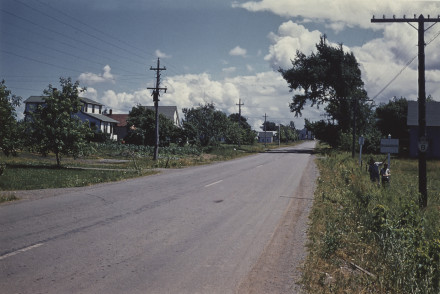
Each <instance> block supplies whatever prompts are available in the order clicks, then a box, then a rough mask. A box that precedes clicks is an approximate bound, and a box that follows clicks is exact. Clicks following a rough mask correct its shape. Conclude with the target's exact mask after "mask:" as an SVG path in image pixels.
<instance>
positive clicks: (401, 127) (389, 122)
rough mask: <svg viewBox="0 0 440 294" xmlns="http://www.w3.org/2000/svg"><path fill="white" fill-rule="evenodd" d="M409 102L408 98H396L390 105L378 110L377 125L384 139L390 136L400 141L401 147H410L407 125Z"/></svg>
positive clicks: (381, 105) (383, 104)
mask: <svg viewBox="0 0 440 294" xmlns="http://www.w3.org/2000/svg"><path fill="white" fill-rule="evenodd" d="M407 114H408V101H407V100H406V98H403V97H402V98H396V97H394V99H392V100H390V101H389V102H388V103H386V104H385V103H382V104H380V105H379V107H377V108H376V118H377V121H376V125H377V128H378V130H379V131H380V133H381V135H382V137H386V136H388V135H389V134H390V135H391V136H392V138H397V139H400V145H401V146H405V147H408V144H409V130H408V127H407V125H406V119H407Z"/></svg>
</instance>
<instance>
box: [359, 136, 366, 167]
mask: <svg viewBox="0 0 440 294" xmlns="http://www.w3.org/2000/svg"><path fill="white" fill-rule="evenodd" d="M364 142H365V140H364V137H363V136H360V137H359V165H360V166H361V168H362V146H363V145H364Z"/></svg>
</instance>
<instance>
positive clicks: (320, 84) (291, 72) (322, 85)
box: [279, 36, 372, 143]
mask: <svg viewBox="0 0 440 294" xmlns="http://www.w3.org/2000/svg"><path fill="white" fill-rule="evenodd" d="M316 49H317V50H316V53H311V55H310V56H306V55H305V54H303V53H301V52H299V51H297V53H296V57H295V59H294V60H293V61H292V65H293V66H292V68H291V69H288V70H284V69H280V70H279V71H280V73H281V74H282V76H283V78H284V79H285V80H286V81H287V83H288V84H289V87H290V90H291V91H294V90H298V91H302V92H301V93H300V94H295V95H294V96H293V98H292V103H290V110H291V111H292V112H294V113H295V115H296V116H298V115H301V111H302V110H303V109H304V107H305V106H306V105H307V104H308V103H311V105H312V106H317V107H319V106H321V105H324V110H325V111H326V113H327V116H328V120H327V121H324V120H323V121H321V122H319V123H316V124H315V123H314V124H313V126H310V127H312V128H313V131H314V133H315V135H316V136H317V138H319V136H320V135H325V138H329V139H330V140H331V141H333V143H337V142H338V139H336V138H340V137H343V136H347V135H348V134H350V133H351V131H352V129H353V126H354V125H353V121H354V116H355V114H356V129H357V133H360V132H361V131H362V130H363V128H364V127H366V122H367V121H368V119H369V117H370V116H371V115H372V110H371V106H370V105H369V103H368V97H367V93H366V91H365V90H364V89H363V87H364V83H363V81H362V78H361V71H360V68H359V64H358V62H357V61H356V58H355V56H354V55H353V53H347V52H344V50H343V46H342V44H341V45H339V46H337V47H333V46H330V45H329V44H327V42H326V39H325V36H322V37H321V40H320V42H319V43H318V44H317V45H316ZM355 111H356V112H355ZM332 125H335V126H337V127H333V126H332ZM317 128H324V129H322V130H317ZM335 129H336V130H337V133H338V135H337V136H336V137H335V136H334V135H335V134H334V130H335ZM329 131H331V132H329ZM330 134H331V135H330ZM319 139H323V138H319Z"/></svg>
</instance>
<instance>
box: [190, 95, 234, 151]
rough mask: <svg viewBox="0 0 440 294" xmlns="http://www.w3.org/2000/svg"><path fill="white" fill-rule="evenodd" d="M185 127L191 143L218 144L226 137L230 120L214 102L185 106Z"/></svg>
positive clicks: (202, 144)
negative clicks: (191, 106)
mask: <svg viewBox="0 0 440 294" xmlns="http://www.w3.org/2000/svg"><path fill="white" fill-rule="evenodd" d="M182 112H183V114H184V116H185V118H184V120H183V128H184V130H185V132H186V134H187V136H188V141H189V143H190V144H197V145H201V146H208V145H217V144H218V143H219V142H220V140H221V139H222V138H225V136H226V133H227V129H228V124H229V120H228V117H227V116H226V114H225V113H223V112H222V111H220V110H216V109H215V106H214V104H213V103H207V104H205V105H200V106H198V107H196V108H184V109H183V110H182Z"/></svg>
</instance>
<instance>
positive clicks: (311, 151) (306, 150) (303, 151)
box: [264, 148, 316, 155]
mask: <svg viewBox="0 0 440 294" xmlns="http://www.w3.org/2000/svg"><path fill="white" fill-rule="evenodd" d="M264 153H270V154H277V153H278V154H288V153H294V154H311V155H312V154H316V151H315V149H313V148H304V149H274V150H267V151H266V152H264Z"/></svg>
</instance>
